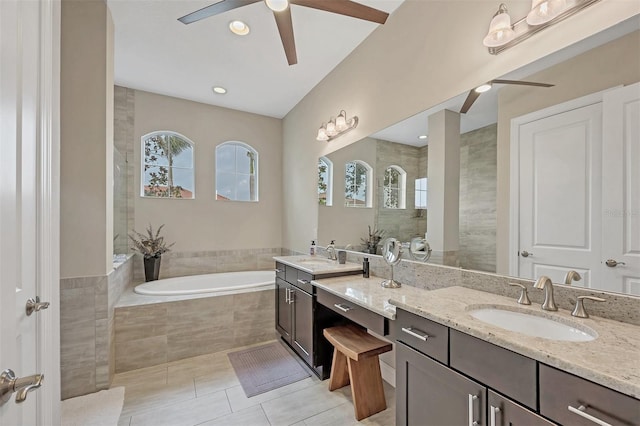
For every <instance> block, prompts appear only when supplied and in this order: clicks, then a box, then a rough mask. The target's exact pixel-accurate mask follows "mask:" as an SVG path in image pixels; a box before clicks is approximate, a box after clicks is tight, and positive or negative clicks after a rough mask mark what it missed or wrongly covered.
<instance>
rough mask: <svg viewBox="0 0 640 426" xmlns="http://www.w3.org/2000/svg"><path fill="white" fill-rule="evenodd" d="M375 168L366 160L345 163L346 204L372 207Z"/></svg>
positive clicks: (348, 205)
mask: <svg viewBox="0 0 640 426" xmlns="http://www.w3.org/2000/svg"><path fill="white" fill-rule="evenodd" d="M372 172H373V169H372V168H371V166H370V165H368V164H367V163H365V162H364V161H360V160H354V161H350V162H348V163H347V164H346V165H345V177H344V183H345V186H344V205H345V206H346V207H372V202H371V188H370V182H371V180H372V179H371V177H372V175H373V173H372Z"/></svg>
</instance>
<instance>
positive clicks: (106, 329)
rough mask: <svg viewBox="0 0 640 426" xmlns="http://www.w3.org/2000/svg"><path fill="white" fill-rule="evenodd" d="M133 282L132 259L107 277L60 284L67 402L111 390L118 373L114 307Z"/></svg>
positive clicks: (63, 374)
mask: <svg viewBox="0 0 640 426" xmlns="http://www.w3.org/2000/svg"><path fill="white" fill-rule="evenodd" d="M132 281H133V260H132V258H129V259H127V261H125V262H123V263H121V264H119V265H118V267H117V268H116V269H114V270H113V271H112V272H111V273H110V274H109V275H107V276H97V277H76V278H63V279H61V280H60V367H61V379H62V398H63V399H66V398H71V397H74V396H79V395H84V394H87V393H92V392H96V391H97V390H100V389H106V388H108V387H109V384H110V383H111V379H112V378H113V374H114V372H115V348H114V345H113V342H114V334H113V332H114V327H113V325H114V307H115V304H116V301H117V300H118V299H119V298H120V295H121V294H122V293H123V292H124V290H125V288H127V287H128V286H129V285H130V283H131V282H132Z"/></svg>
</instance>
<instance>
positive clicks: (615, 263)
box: [604, 259, 626, 268]
mask: <svg viewBox="0 0 640 426" xmlns="http://www.w3.org/2000/svg"><path fill="white" fill-rule="evenodd" d="M604 264H605V265H607V266H608V267H609V268H615V267H616V266H618V265H626V263H624V262H618V261H616V260H613V259H607V261H606V262H604Z"/></svg>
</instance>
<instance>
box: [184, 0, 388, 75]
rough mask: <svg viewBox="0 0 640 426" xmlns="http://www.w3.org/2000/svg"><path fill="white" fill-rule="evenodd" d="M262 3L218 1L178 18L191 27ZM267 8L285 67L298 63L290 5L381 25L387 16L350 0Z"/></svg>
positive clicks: (297, 1)
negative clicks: (275, 27) (272, 21)
mask: <svg viewBox="0 0 640 426" xmlns="http://www.w3.org/2000/svg"><path fill="white" fill-rule="evenodd" d="M259 1H263V0H221V1H219V2H218V3H215V4H212V5H210V6H207V7H204V8H202V9H200V10H197V11H195V12H192V13H190V14H188V15H185V16H183V17H182V18H178V21H180V22H182V23H183V24H191V23H192V22H196V21H200V20H201V19H205V18H208V17H210V16H214V15H218V14H220V13H223V12H227V11H229V10H233V9H236V8H239V7H242V6H248V5H250V4H253V3H257V2H259ZM264 2H265V3H266V5H267V7H268V8H269V9H271V10H272V11H273V16H274V17H275V19H276V25H277V26H278V31H279V32H280V38H281V39H282V46H283V47H284V53H285V55H286V56H287V61H288V62H289V65H294V64H297V63H298V58H297V55H296V43H295V39H294V37H293V23H292V21H291V8H290V7H289V6H290V4H292V5H296V6H305V7H310V8H313V9H318V10H324V11H326V12H332V13H337V14H339V15H345V16H351V17H353V18H358V19H364V20H365V21H371V22H376V23H378V24H384V23H385V22H386V20H387V17H388V16H389V14H388V13H386V12H384V11H382V10H378V9H374V8H372V7H369V6H365V5H363V4H360V3H356V2H354V1H350V0H264Z"/></svg>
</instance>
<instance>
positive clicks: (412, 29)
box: [283, 0, 640, 251]
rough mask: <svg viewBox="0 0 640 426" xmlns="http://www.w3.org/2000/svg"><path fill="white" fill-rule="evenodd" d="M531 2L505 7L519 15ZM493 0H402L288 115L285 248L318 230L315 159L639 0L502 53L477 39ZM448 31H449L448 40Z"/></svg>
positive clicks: (601, 8) (610, 3) (618, 15)
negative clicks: (337, 127) (330, 126)
mask: <svg viewBox="0 0 640 426" xmlns="http://www.w3.org/2000/svg"><path fill="white" fill-rule="evenodd" d="M527 3H528V4H529V5H530V2H524V1H523V2H519V3H517V4H515V5H513V7H510V9H511V10H512V12H513V16H514V17H515V18H516V19H517V18H519V17H521V16H524V14H525V9H526V7H527ZM496 8H497V4H496V3H495V2H493V1H459V0H446V1H444V0H443V1H430V0H406V1H405V2H404V3H403V4H402V5H401V6H400V7H399V8H398V9H397V10H396V11H395V12H394V14H393V15H392V16H391V17H390V18H389V20H388V21H387V23H386V24H385V25H383V26H380V27H378V29H376V30H375V31H374V32H373V33H372V34H371V35H370V36H369V37H368V38H367V39H366V40H365V41H364V42H363V43H362V44H360V46H358V48H357V49H356V50H355V51H354V52H353V53H352V54H351V55H349V56H348V57H347V58H346V59H345V60H344V61H343V62H342V63H341V64H340V65H338V67H336V69H335V70H334V71H333V72H331V73H330V74H329V75H328V76H327V77H326V78H325V79H324V80H323V81H322V82H320V83H319V84H318V85H317V86H316V87H315V88H314V89H313V90H312V91H311V92H310V93H309V94H308V95H307V96H306V97H305V98H304V99H303V100H302V101H301V102H300V103H299V104H298V105H297V106H296V107H295V108H294V109H293V110H292V111H291V112H290V113H289V114H287V116H286V117H285V119H284V127H283V131H284V146H283V161H284V163H283V164H284V173H283V188H284V191H283V193H284V197H285V198H284V212H283V213H284V229H283V238H284V239H283V245H284V247H287V248H290V249H293V250H300V251H306V250H307V248H308V247H307V245H308V241H309V240H310V239H312V237H313V234H314V231H315V229H316V228H317V221H318V216H317V211H318V209H317V208H316V205H317V200H316V198H317V196H316V194H317V190H316V180H317V170H316V167H315V164H316V161H317V158H318V157H319V156H320V155H324V154H326V153H328V152H331V151H334V150H336V149H339V148H341V147H343V146H346V145H348V144H350V143H353V142H355V141H358V140H360V139H362V138H363V137H366V136H368V135H370V134H372V133H374V132H376V131H378V130H380V129H383V128H385V127H387V126H389V125H391V124H393V123H396V122H398V121H400V120H402V119H404V118H406V117H408V116H410V115H413V114H415V113H417V112H419V111H423V110H425V109H427V108H429V107H431V106H433V105H437V104H439V103H441V102H443V101H445V100H447V99H449V98H451V97H453V96H455V95H458V94H459V93H462V92H465V91H467V90H469V88H470V87H475V86H478V85H479V84H481V83H484V82H486V81H488V80H490V79H492V78H495V77H497V76H500V75H503V74H505V73H507V72H509V71H513V70H514V69H516V68H519V67H520V66H522V65H525V64H527V63H529V62H532V61H534V60H536V59H539V58H541V57H543V56H546V55H547V54H549V53H552V52H554V51H556V50H558V49H561V48H563V47H565V46H568V45H570V44H573V43H575V42H577V41H579V40H582V39H583V38H586V37H588V36H590V35H592V34H594V33H597V32H599V31H601V30H603V29H606V28H608V27H610V26H612V25H614V24H616V23H618V22H621V21H622V20H624V19H626V18H628V17H631V16H633V15H636V14H638V13H640V2H636V1H626V0H602V1H601V2H599V3H596V4H595V5H593V6H591V7H590V8H588V9H586V10H584V11H582V12H581V13H580V14H579V15H576V16H574V17H572V18H571V19H568V20H566V21H564V22H562V23H561V24H560V25H557V26H555V27H551V28H548V29H547V30H545V31H543V32H541V33H539V34H537V35H536V36H535V37H532V38H530V39H529V40H527V41H525V42H523V43H522V44H520V45H518V46H516V47H514V48H512V49H509V50H507V51H505V52H504V53H502V54H500V55H498V56H492V55H489V54H488V53H487V51H486V49H485V48H484V47H483V46H482V43H481V40H482V38H483V37H484V35H485V34H486V31H487V27H488V24H489V21H490V20H491V17H492V15H493V14H494V13H495V10H496ZM445 36H446V37H448V39H447V40H446V41H445ZM340 109H345V110H346V111H347V113H348V114H350V115H358V116H359V118H360V123H359V125H358V128H356V129H355V130H353V131H351V132H349V133H348V134H347V135H345V136H343V137H341V138H339V139H337V140H335V141H332V142H330V143H328V144H327V143H320V142H318V141H316V140H315V134H316V132H317V129H318V126H319V125H320V124H321V122H322V119H323V117H326V116H331V115H335V114H336V113H337V111H339V110H340Z"/></svg>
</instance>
